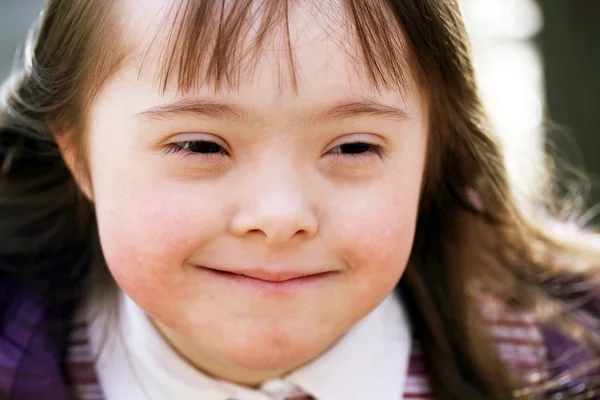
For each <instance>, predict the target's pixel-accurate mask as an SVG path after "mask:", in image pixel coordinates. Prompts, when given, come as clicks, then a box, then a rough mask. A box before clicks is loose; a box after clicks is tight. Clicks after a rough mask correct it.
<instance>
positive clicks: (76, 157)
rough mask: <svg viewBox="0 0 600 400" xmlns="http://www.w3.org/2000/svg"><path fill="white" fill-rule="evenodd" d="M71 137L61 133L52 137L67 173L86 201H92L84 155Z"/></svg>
mask: <svg viewBox="0 0 600 400" xmlns="http://www.w3.org/2000/svg"><path fill="white" fill-rule="evenodd" d="M73 136H74V135H72V134H68V133H63V134H60V135H55V136H54V137H55V139H56V143H57V144H58V148H59V150H60V153H61V155H62V158H63V160H64V162H65V164H66V165H67V168H69V171H71V175H72V176H73V179H75V183H77V186H78V187H79V190H81V192H82V193H83V195H84V196H85V197H86V198H87V199H88V200H90V201H93V192H92V185H91V182H90V177H89V173H88V172H87V171H88V169H87V167H86V166H85V162H84V154H83V153H82V149H81V147H80V146H79V145H77V144H76V143H75V142H74V140H73Z"/></svg>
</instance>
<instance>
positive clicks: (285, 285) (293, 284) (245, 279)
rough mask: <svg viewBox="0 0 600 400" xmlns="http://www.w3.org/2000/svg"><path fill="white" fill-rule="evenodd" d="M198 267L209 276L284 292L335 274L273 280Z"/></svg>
mask: <svg viewBox="0 0 600 400" xmlns="http://www.w3.org/2000/svg"><path fill="white" fill-rule="evenodd" d="M199 269H200V270H201V271H202V272H204V273H208V274H210V275H211V276H213V277H216V278H218V279H221V280H223V281H228V282H230V283H233V284H237V285H240V286H246V287H249V288H252V289H258V290H261V291H269V292H286V291H292V290H297V289H301V288H305V287H310V286H313V285H316V284H318V283H321V282H322V281H324V280H327V279H329V278H331V277H332V276H333V275H334V274H335V272H324V273H321V274H314V275H308V276H303V277H300V278H294V279H288V280H286V281H278V282H274V281H265V280H262V279H258V278H252V277H249V276H246V275H240V274H234V273H231V272H224V271H218V270H214V269H210V268H204V267H200V268H199Z"/></svg>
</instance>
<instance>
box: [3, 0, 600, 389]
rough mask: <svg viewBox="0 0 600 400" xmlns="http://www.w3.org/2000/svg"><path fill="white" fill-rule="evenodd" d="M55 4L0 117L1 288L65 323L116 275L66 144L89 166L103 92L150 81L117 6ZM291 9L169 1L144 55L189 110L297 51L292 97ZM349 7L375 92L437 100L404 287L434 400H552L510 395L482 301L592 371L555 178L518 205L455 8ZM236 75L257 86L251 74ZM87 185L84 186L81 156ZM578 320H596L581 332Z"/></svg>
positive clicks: (584, 289)
mask: <svg viewBox="0 0 600 400" xmlns="http://www.w3.org/2000/svg"><path fill="white" fill-rule="evenodd" d="M46 3H47V5H46V8H45V11H44V13H43V14H42V17H41V21H40V23H39V25H38V29H37V31H36V32H34V33H33V35H32V38H31V40H30V42H29V44H28V48H27V52H26V57H25V59H26V62H25V65H24V67H23V68H21V69H20V70H18V71H17V72H16V73H15V74H14V75H13V77H12V79H11V80H10V82H8V83H7V84H6V85H5V91H4V95H3V97H2V98H1V99H0V101H1V103H0V280H1V281H11V282H12V281H14V282H18V283H20V284H23V285H26V286H28V287H33V288H35V289H36V290H40V291H42V292H44V293H46V294H47V296H48V298H49V299H51V301H52V304H56V305H61V306H65V305H68V307H70V309H72V308H73V307H75V304H77V302H78V301H79V300H80V299H81V298H82V297H83V296H84V294H85V290H86V287H87V286H86V282H87V281H88V280H89V277H90V275H91V274H92V273H93V271H94V270H95V269H96V267H94V266H99V267H98V268H100V269H102V270H104V271H106V267H105V266H104V265H103V261H102V255H101V251H100V250H99V249H100V245H99V240H98V236H97V232H96V230H97V228H96V221H95V215H94V208H93V204H92V203H91V202H90V201H89V200H88V199H87V198H86V197H85V196H84V195H83V194H82V192H81V190H80V189H79V187H78V185H77V183H76V181H75V179H74V177H73V175H72V173H71V171H70V170H69V168H67V166H66V164H65V162H64V161H63V158H62V156H61V152H60V150H59V146H58V144H57V139H59V138H64V137H67V138H68V141H69V143H73V146H74V147H75V148H77V151H78V154H80V155H81V154H82V155H85V149H86V137H85V132H86V113H87V111H88V110H89V107H90V105H91V104H92V103H93V101H94V98H95V96H96V95H97V93H98V91H99V90H100V88H101V87H102V85H103V83H105V82H106V81H107V80H108V79H110V77H111V75H112V74H113V73H114V72H115V71H117V70H118V69H119V68H120V67H121V66H122V65H123V64H124V63H125V62H128V61H130V60H131V59H138V60H140V61H141V64H142V65H143V63H144V60H145V56H146V55H147V54H148V51H150V50H151V48H150V47H149V48H147V49H141V50H140V49H136V48H135V46H132V44H131V43H126V42H124V41H123V37H122V36H121V35H119V28H120V24H121V23H122V22H123V21H121V20H120V18H119V13H118V12H117V7H119V4H118V2H117V1H116V0H48V1H47V2H46ZM294 3H295V2H294V1H288V0H270V1H261V2H255V1H252V0H236V1H230V2H224V1H220V0H219V1H218V0H189V1H185V0H180V1H175V0H174V1H172V2H171V5H172V8H171V10H170V14H169V15H170V16H171V17H172V18H173V21H164V24H163V25H162V28H161V29H160V32H161V33H162V34H165V37H164V39H165V40H162V41H156V43H158V42H162V43H163V44H164V46H163V47H162V48H158V49H156V48H154V47H152V46H155V45H156V43H155V42H154V41H153V42H152V44H151V47H152V50H153V51H154V50H157V54H158V55H159V57H158V60H159V61H160V62H161V66H162V69H161V70H160V74H159V75H160V76H157V84H159V85H161V86H162V88H163V89H165V88H166V86H167V85H169V84H172V83H173V84H176V85H177V88H178V89H179V90H180V91H182V92H187V91H190V90H192V89H193V88H194V87H196V86H197V85H199V84H205V83H208V84H213V85H215V87H217V88H223V87H225V88H228V87H235V85H237V84H238V83H239V81H240V80H241V79H243V77H244V76H245V73H246V72H249V71H250V72H251V68H252V67H253V65H252V63H247V62H246V61H248V60H250V61H256V60H258V58H259V56H260V54H261V51H263V50H264V48H265V46H266V43H268V41H269V40H270V39H271V38H272V37H273V35H274V33H278V34H282V35H283V38H284V39H285V40H286V41H287V50H288V52H287V54H288V59H289V67H290V68H289V72H290V74H289V77H290V80H289V81H290V82H291V86H292V89H294V90H296V89H297V86H298V81H297V79H296V75H295V70H294V63H295V60H294V54H293V48H292V46H291V44H290V39H289V38H290V35H289V30H288V29H287V28H289V20H288V18H289V15H290V12H291V10H292V9H293V6H294ZM316 3H318V2H316V1H315V4H316ZM225 4H227V5H225ZM340 4H341V7H343V11H344V15H346V16H347V18H348V27H349V28H348V29H347V31H348V33H349V34H350V36H351V37H350V39H351V40H353V41H354V43H357V46H356V49H353V48H349V49H348V51H349V52H351V53H352V54H351V56H352V57H354V59H355V60H356V61H357V62H358V63H362V64H363V65H364V67H365V68H366V71H367V73H368V77H369V79H370V82H369V83H370V84H372V85H373V86H374V87H376V88H393V89H398V90H404V88H405V87H406V83H407V82H408V81H414V82H415V83H416V84H417V85H418V87H419V88H420V90H421V91H422V92H423V93H424V95H425V96H426V98H427V100H428V110H429V126H430V132H429V139H428V140H429V143H428V150H427V151H428V156H427V165H426V171H425V182H424V187H423V190H422V198H421V203H420V210H419V216H418V220H417V230H416V234H415V243H414V246H413V249H412V253H411V257H410V260H409V265H408V268H407V270H406V273H405V276H404V277H403V278H402V280H401V283H400V286H401V289H402V293H403V296H404V297H405V298H406V301H407V303H408V306H409V308H410V310H411V315H412V320H413V321H412V322H413V324H414V326H415V329H416V330H417V332H418V333H419V338H420V340H421V342H422V347H423V349H424V356H425V360H426V363H427V367H428V370H429V373H430V376H431V383H432V386H433V388H432V389H433V391H434V393H435V395H436V396H437V397H438V398H443V399H465V398H469V399H482V400H483V399H506V398H509V397H512V396H515V395H522V396H524V397H527V396H532V397H533V396H537V395H540V396H541V395H543V393H549V392H550V391H551V390H554V389H556V388H559V387H560V385H561V382H562V381H561V377H562V379H563V380H564V375H558V374H556V373H553V372H552V371H540V372H541V373H542V375H540V376H542V377H543V379H540V380H539V381H538V382H537V383H530V384H529V386H524V385H525V383H523V382H520V381H519V382H517V381H516V380H515V379H513V377H512V376H511V374H510V372H509V371H508V369H507V367H506V366H505V365H504V364H503V363H502V361H501V360H500V356H499V355H498V351H497V349H496V345H495V343H494V341H493V338H492V337H491V335H490V334H489V332H487V329H486V326H485V323H484V320H483V316H482V311H481V308H480V307H479V306H478V304H479V301H478V298H479V297H478V296H479V294H481V293H486V294H487V295H489V296H492V297H494V298H495V299H497V300H498V301H501V302H502V303H503V304H505V305H507V306H510V307H512V308H514V309H517V310H520V311H522V312H525V313H528V314H531V315H533V316H535V317H536V320H537V322H538V323H539V324H540V326H551V327H553V329H556V330H557V331H560V332H561V333H562V334H564V335H565V336H566V337H568V338H571V339H573V340H574V341H575V342H577V343H579V345H580V346H583V347H584V348H585V349H586V350H588V351H590V354H592V356H593V359H594V360H596V358H597V357H596V355H597V353H598V338H597V337H596V335H595V333H594V326H592V325H590V322H589V321H590V320H593V321H597V319H598V318H597V316H598V313H597V312H596V310H595V309H593V308H591V307H589V304H591V302H590V295H592V294H593V293H594V292H593V287H592V282H593V279H594V278H595V277H596V276H597V271H598V269H599V268H600V250H599V248H600V246H598V245H597V244H598V243H599V241H598V238H597V237H596V236H595V234H593V233H591V232H584V230H583V228H581V227H577V226H573V225H566V224H564V223H561V222H559V219H558V217H559V216H560V215H559V214H558V213H557V211H558V208H553V207H551V206H550V205H551V202H549V201H548V200H547V199H549V198H551V197H553V196H555V194H556V192H557V190H556V186H552V185H551V179H550V177H551V175H552V173H551V171H552V168H551V165H550V164H548V166H547V167H548V168H547V173H546V175H545V176H544V177H543V180H544V182H545V185H543V186H544V190H540V191H537V192H536V193H532V194H530V195H529V196H528V198H527V201H526V202H524V201H522V200H517V196H515V188H514V187H513V184H511V181H510V180H509V178H508V176H507V172H506V168H505V159H504V155H503V152H502V147H501V146H500V145H499V143H498V140H497V138H496V137H495V136H494V134H493V132H492V129H491V128H490V125H489V123H488V121H487V118H486V115H485V112H484V110H483V107H482V105H481V103H480V99H479V96H478V92H477V86H476V82H475V78H474V72H473V68H472V65H471V60H470V54H469V52H470V50H469V42H468V38H467V35H466V31H465V28H464V26H463V22H462V19H461V15H460V10H459V6H458V4H457V1H456V0H344V1H340ZM322 7H324V6H322ZM257 13H259V14H257ZM257 15H260V18H259V22H260V23H259V24H258V27H256V19H257V17H256V16H257ZM92 21H93V22H92ZM173 22H175V23H173ZM282 27H283V29H282V30H279V29H281V28H282ZM251 29H252V31H253V33H252V35H249V33H250V30H251ZM383 32H385V33H386V34H383ZM248 37H251V38H252V39H251V40H252V42H251V43H250V45H249V46H248V43H247V40H248V39H247V38H248ZM115 45H116V46H115ZM348 47H351V46H348ZM248 49H250V50H248ZM242 59H243V60H244V63H243V65H250V67H249V68H250V69H249V70H243V69H242V67H241V65H242V63H241V62H240V61H241V60H242ZM65 135H66V136H65ZM79 169H80V170H81V171H86V165H85V157H84V156H82V157H81V163H80V166H79ZM77 173H79V170H78V172H77ZM569 212H573V210H569ZM102 279H104V280H109V279H110V278H109V274H108V273H105V277H104V278H102ZM5 297H6V296H5ZM0 299H1V297H0ZM9 300H10V299H7V298H5V299H2V302H4V303H6V302H8V301H9ZM5 305H6V304H3V303H0V306H1V307H0V309H1V308H2V307H4V308H5ZM584 314H585V315H587V316H588V317H590V318H592V319H590V318H588V319H587V320H586V321H588V322H586V323H584V322H582V318H580V317H581V316H582V315H584ZM2 318H5V316H4V315H2V313H1V312H0V319H2ZM592 368H593V365H591V364H590V366H588V367H587V368H585V370H584V371H583V372H582V371H579V372H578V373H579V374H586V373H590V371H592ZM571 372H572V371H571ZM589 389H590V390H592V387H591V386H590V388H589ZM584 394H585V393H584Z"/></svg>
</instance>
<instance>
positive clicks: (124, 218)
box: [97, 182, 214, 285]
mask: <svg viewBox="0 0 600 400" xmlns="http://www.w3.org/2000/svg"><path fill="white" fill-rule="evenodd" d="M167 186H168V185H167ZM190 198H194V196H192V195H191V194H190V193H188V192H187V191H185V190H181V189H180V190H178V191H177V190H165V185H164V184H161V183H160V182H156V183H153V184H149V185H145V186H142V185H139V184H138V185H137V186H136V187H135V190H129V191H128V192H127V193H124V192H123V191H122V192H121V195H120V196H118V197H117V198H116V199H113V200H112V201H108V200H107V201H104V202H103V201H101V202H99V203H98V205H97V215H98V225H99V230H100V238H101V242H102V246H103V251H104V254H105V258H106V261H107V263H108V265H109V267H110V269H111V271H112V273H113V274H114V275H115V278H116V279H117V280H121V281H122V282H123V283H124V284H125V285H127V284H128V283H129V282H130V281H132V280H139V279H143V280H144V281H145V282H146V283H147V284H148V285H151V284H158V283H159V282H160V281H161V280H162V281H163V282H164V280H165V279H170V280H172V279H174V278H175V277H177V276H181V275H180V274H173V272H174V269H181V268H182V267H183V265H184V263H185V261H186V259H187V258H188V257H190V255H192V254H193V253H194V251H196V249H197V248H198V247H199V246H201V245H202V243H203V242H205V241H206V240H207V236H209V235H210V232H211V228H210V225H211V224H214V221H211V220H210V219H209V218H208V215H210V213H208V214H207V213H205V212H201V211H200V210H198V209H197V208H198V205H197V202H192V201H190V200H189V199H190ZM120 283H121V282H120Z"/></svg>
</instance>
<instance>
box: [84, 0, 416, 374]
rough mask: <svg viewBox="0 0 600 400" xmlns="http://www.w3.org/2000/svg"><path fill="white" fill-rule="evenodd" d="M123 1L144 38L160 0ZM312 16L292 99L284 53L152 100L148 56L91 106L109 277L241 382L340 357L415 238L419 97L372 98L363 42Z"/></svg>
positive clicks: (306, 22)
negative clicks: (344, 339)
mask: <svg viewBox="0 0 600 400" xmlns="http://www.w3.org/2000/svg"><path fill="white" fill-rule="evenodd" d="M130 3H131V4H130V6H131V7H129V8H128V9H127V10H124V12H125V13H126V14H125V15H126V18H124V20H128V21H135V23H132V24H131V26H130V27H125V28H124V30H125V32H124V33H123V35H124V37H127V38H128V39H129V41H130V42H131V43H136V44H139V46H143V44H144V43H146V42H148V41H149V39H150V36H152V35H151V34H149V33H148V32H151V31H152V29H153V27H154V26H156V23H155V21H156V19H157V16H158V18H160V15H161V13H163V12H164V11H162V7H161V4H162V3H163V2H162V1H158V0H156V1H144V7H140V6H139V5H137V3H138V2H135V1H133V0H131V1H130ZM303 3H304V2H303ZM306 3H309V2H306ZM312 11H314V10H309V9H302V8H301V9H298V10H296V11H295V14H294V15H295V18H294V19H293V20H292V21H291V32H293V33H294V35H293V36H292V47H293V54H294V59H295V61H296V68H297V76H298V79H299V81H298V83H299V90H298V91H297V92H296V93H295V92H294V91H293V90H291V89H288V88H289V87H290V86H291V85H289V82H288V81H286V76H287V75H286V70H285V69H286V68H287V65H288V64H287V56H288V53H287V52H286V51H281V47H278V46H277V43H274V44H273V46H271V47H270V49H267V50H266V51H265V52H264V53H263V54H262V57H261V59H260V62H259V63H258V65H257V67H256V68H255V69H254V74H253V75H248V76H247V78H245V79H243V80H242V82H241V84H240V85H239V87H237V88H236V89H235V90H220V91H215V90H214V88H213V87H210V86H202V87H200V88H199V89H197V90H194V91H191V92H189V93H187V94H186V95H180V94H178V91H177V90H175V89H173V90H171V89H169V90H167V91H166V93H162V92H161V91H160V89H159V88H158V87H157V85H156V80H155V79H154V78H155V77H156V74H157V73H158V72H157V71H158V69H159V67H160V65H159V64H158V62H157V61H156V58H155V57H154V56H153V55H152V52H150V53H148V55H147V57H146V58H145V59H144V68H142V69H141V73H138V72H140V70H139V64H138V65H136V63H134V62H131V63H130V64H129V65H124V66H123V68H122V69H121V70H120V71H118V72H117V73H116V74H115V75H114V77H113V78H112V79H111V80H110V81H109V82H108V83H107V84H106V85H105V86H104V87H103V88H102V90H101V92H100V94H99V97H98V98H97V100H96V101H95V103H94V104H93V106H92V109H91V113H90V121H89V164H90V175H91V186H92V188H93V201H94V203H95V207H96V212H97V219H98V225H99V232H100V239H101V243H102V247H103V251H104V254H105V257H106V261H107V263H108V266H109V268H110V270H111V272H112V274H113V275H114V277H115V279H116V281H117V283H118V284H119V286H120V287H121V288H122V289H123V291H125V292H126V293H127V294H128V295H129V296H130V297H131V298H132V299H133V300H134V301H135V302H136V303H138V304H139V305H140V306H141V307H142V308H143V309H144V310H145V311H146V312H147V313H148V314H149V315H150V317H151V318H152V319H153V321H154V322H155V324H156V326H157V327H158V328H159V329H160V331H161V332H162V333H163V335H164V336H165V338H166V339H167V340H168V341H169V342H170V343H171V344H172V345H173V346H174V347H175V348H176V349H177V350H178V351H179V352H180V353H182V354H183V355H184V356H185V357H186V358H188V359H189V360H190V361H191V362H193V363H194V364H196V365H197V366H198V367H199V368H201V369H202V370H204V371H206V372H209V373H212V374H214V375H217V376H220V377H222V378H225V379H229V380H232V381H238V382H242V383H256V382H259V381H261V380H263V379H266V378H269V377H272V376H275V375H279V374H282V373H284V372H286V371H289V370H291V369H294V368H295V367H297V366H299V365H301V364H303V363H305V362H307V361H309V360H310V359H312V358H314V357H316V356H318V355H319V354H320V353H322V352H323V351H324V350H326V349H327V348H328V347H330V346H331V345H332V344H333V343H334V342H336V341H337V340H338V339H340V337H341V336H342V335H343V334H344V333H345V332H346V331H348V330H349V329H350V328H351V327H352V326H353V325H354V324H355V323H356V322H358V321H359V320H360V319H361V318H363V317H364V316H365V315H367V314H368V313H369V312H370V311H372V310H373V309H374V308H375V307H376V306H377V305H379V304H380V303H381V302H382V300H384V298H385V297H386V296H388V295H389V294H390V292H391V291H392V290H393V289H394V287H395V286H396V284H397V283H398V280H399V279H400V277H401V275H402V273H403V271H404V270H405V267H406V263H407V259H408V257H409V254H410V251H411V246H412V242H413V235H414V231H415V224H416V217H417V209H418V202H419V196H420V189H421V182H422V174H423V169H424V162H425V151H426V142H427V124H426V114H427V113H426V108H425V106H424V100H423V98H422V96H421V95H420V94H419V93H418V92H417V91H415V90H414V88H412V89H411V88H407V90H406V93H404V94H402V95H401V94H400V93H398V92H397V91H377V90H375V89H373V87H372V85H370V84H369V79H368V78H367V77H366V74H365V72H364V71H362V70H361V69H360V68H359V69H357V68H355V66H356V62H355V59H353V58H352V57H350V56H349V51H348V49H350V54H352V50H353V49H354V50H355V47H354V46H355V44H354V43H349V42H348V43H345V44H344V46H345V47H341V46H340V42H339V40H336V39H335V37H334V35H331V31H330V29H327V28H326V26H327V25H328V24H329V26H332V22H333V23H334V26H341V25H342V24H344V23H345V21H346V19H345V18H344V17H342V16H341V15H340V16H335V15H329V16H328V17H327V21H328V24H325V23H323V20H322V19H321V17H319V16H315V13H314V12H312ZM338 29H339V28H338ZM341 37H346V36H344V35H341ZM155 45H156V44H155Z"/></svg>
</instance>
